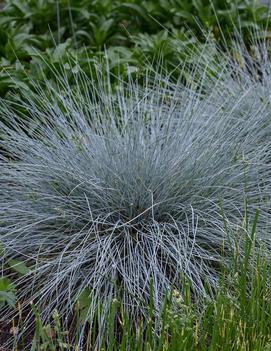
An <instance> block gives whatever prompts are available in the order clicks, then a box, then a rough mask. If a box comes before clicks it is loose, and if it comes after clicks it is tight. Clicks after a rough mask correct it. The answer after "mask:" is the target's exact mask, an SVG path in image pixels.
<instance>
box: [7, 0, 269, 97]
mask: <svg viewBox="0 0 271 351" xmlns="http://www.w3.org/2000/svg"><path fill="white" fill-rule="evenodd" d="M0 8H1V10H0V96H5V94H6V93H7V92H8V91H9V90H10V89H13V90H14V89H17V90H18V89H21V88H25V87H26V85H28V84H29V80H30V79H31V78H32V79H33V78H34V79H35V80H37V79H38V78H39V76H40V70H39V69H38V67H40V66H42V71H43V74H45V75H46V76H47V77H48V78H50V70H49V69H48V67H47V65H48V63H49V64H50V63H53V64H54V65H56V64H58V63H59V62H62V63H64V64H65V69H66V71H67V72H68V71H69V70H75V69H76V67H75V65H74V64H71V62H74V60H79V61H80V65H81V66H83V68H85V70H86V72H88V71H89V68H90V66H91V65H92V64H93V62H94V61H95V59H97V58H98V59H101V57H104V56H105V51H104V50H105V49H106V57H107V60H108V62H109V65H110V69H111V70H112V71H113V72H116V71H117V72H118V73H121V74H123V75H125V74H126V70H127V67H126V64H129V66H130V70H134V71H135V72H136V71H140V70H142V69H144V68H145V67H146V63H148V64H151V65H152V64H155V62H157V59H158V58H159V60H160V61H161V60H162V61H163V66H164V67H168V68H169V69H173V68H174V67H176V65H178V64H179V63H180V62H181V61H182V60H183V59H184V57H187V53H190V54H191V52H190V50H191V47H192V45H193V43H194V42H195V41H196V40H199V41H200V42H203V41H204V40H205V36H206V34H204V33H206V32H208V33H210V34H209V35H210V36H211V37H213V39H214V40H215V41H216V42H218V43H219V44H220V45H221V46H222V47H223V46H224V47H225V46H226V44H227V42H228V40H230V39H232V37H233V36H234V33H236V31H242V35H243V37H244V39H245V41H246V42H247V43H249V41H250V37H251V33H253V35H254V36H255V33H256V34H257V36H265V37H267V38H268V37H269V36H270V32H269V28H270V23H269V22H270V12H269V8H268V6H267V5H264V4H262V3H261V2H260V1H255V0H234V1H225V0H213V1H210V0H192V1H190V0H148V1H141V0H126V1H124V0H113V1H111V0H94V1H89V0H58V1H56V0H6V1H3V2H2V3H1V4H0ZM188 28H189V29H188ZM221 29H222V30H221ZM222 32H223V33H222ZM196 38H197V39H196ZM41 55H42V59H41Z"/></svg>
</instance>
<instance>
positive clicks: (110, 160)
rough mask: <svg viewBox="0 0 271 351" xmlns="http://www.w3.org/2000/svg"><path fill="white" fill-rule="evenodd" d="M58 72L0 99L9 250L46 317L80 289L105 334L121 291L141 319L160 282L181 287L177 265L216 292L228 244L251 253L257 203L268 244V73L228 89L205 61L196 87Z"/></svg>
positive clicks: (0, 211) (23, 289)
mask: <svg viewBox="0 0 271 351" xmlns="http://www.w3.org/2000/svg"><path fill="white" fill-rule="evenodd" d="M230 73H232V72H230ZM54 74H55V76H56V78H57V84H55V85H53V84H51V83H50V82H44V83H45V84H46V88H45V86H44V87H43V86H41V85H36V92H35V93H31V92H29V91H28V92H25V93H23V97H22V98H21V99H19V100H17V102H16V103H13V105H12V104H9V103H8V102H5V101H3V100H2V101H1V117H2V120H3V122H1V140H0V146H1V148H2V149H3V152H2V155H1V156H0V166H1V173H0V184H1V188H0V197H1V204H0V220H1V227H0V234H1V238H2V241H3V244H4V248H5V255H6V257H7V258H16V259H17V258H19V259H21V260H24V261H25V262H26V263H27V265H28V266H29V268H30V272H28V273H27V274H25V275H24V276H23V277H21V278H19V279H18V281H17V282H16V283H17V284H18V285H19V286H20V299H21V300H22V301H24V304H25V305H26V304H27V303H28V302H29V301H30V300H34V301H35V302H36V303H37V305H38V306H39V308H40V310H41V317H42V319H43V320H48V319H49V316H51V315H52V312H53V311H54V309H55V308H57V309H58V311H59V313H60V316H61V318H64V320H65V321H66V323H67V324H68V323H69V320H70V319H71V318H72V317H73V314H74V307H75V305H76V301H78V299H80V297H81V296H82V294H86V292H87V295H88V299H89V304H88V309H87V311H86V319H87V320H92V317H93V316H94V315H98V317H97V318H98V322H97V323H98V325H99V337H102V332H103V330H104V326H105V325H106V322H105V321H106V316H107V315H108V313H109V311H110V309H111V304H112V301H113V300H114V299H115V298H116V297H119V296H121V297H120V300H121V303H122V306H123V308H124V313H127V314H128V315H129V318H130V320H131V321H133V323H135V324H137V323H138V321H140V320H141V318H143V317H144V316H145V317H146V316H147V315H148V310H149V308H148V306H149V302H150V299H151V298H152V299H153V302H152V303H153V310H154V315H156V316H157V315H159V311H160V310H161V306H162V305H163V301H164V298H165V296H166V294H167V293H168V291H170V290H172V289H174V290H175V291H176V292H177V293H178V294H180V296H183V295H184V294H185V289H186V288H185V286H186V285H185V284H184V283H183V282H184V279H185V281H188V282H189V286H190V289H191V292H192V296H193V298H194V299H196V298H197V297H206V296H210V294H211V295H212V294H214V292H215V290H216V288H217V287H218V284H219V280H220V275H221V271H223V269H225V268H228V266H229V265H230V262H231V261H230V255H231V254H232V250H234V252H235V251H237V252H238V254H239V255H240V257H245V256H246V251H245V247H244V242H245V239H246V237H247V235H249V233H251V228H253V223H251V221H250V220H249V219H251V218H253V216H254V214H255V213H256V212H257V211H258V210H259V218H258V219H257V241H258V243H260V242H261V241H263V242H264V243H265V244H266V245H267V247H269V242H270V210H269V209H270V158H271V155H270V152H271V151H270V150H271V140H270V138H268V135H270V107H269V105H268V103H265V102H263V103H259V99H258V96H257V94H258V92H259V91H260V89H261V87H262V86H263V84H262V82H259V85H257V86H256V85H248V86H246V85H241V87H242V89H239V88H238V89H239V90H236V91H237V93H232V89H229V86H230V87H231V86H234V84H235V83H236V80H235V79H234V78H231V79H232V80H229V81H227V80H226V79H225V77H229V79H230V77H231V76H230V75H223V76H222V75H220V77H219V78H216V79H217V84H211V83H210V80H209V78H208V77H207V78H206V77H205V75H203V77H202V81H200V84H198V83H199V82H197V84H196V86H197V90H196V91H195V90H194V89H188V88H187V87H186V86H183V85H181V83H178V84H175V85H174V84H172V83H170V82H169V81H168V80H167V78H163V79H161V78H160V77H158V76H157V77H155V78H154V79H151V78H148V77H146V79H145V80H144V82H143V83H142V84H139V83H138V82H137V81H136V80H135V81H133V80H132V79H128V83H124V82H121V81H120V82H119V86H118V89H116V90H115V91H114V92H112V90H111V87H110V84H109V83H108V82H106V83H103V82H102V80H101V81H100V84H97V85H94V84H93V83H92V81H91V80H90V79H89V78H87V77H86V76H85V75H84V74H83V72H81V71H80V68H79V72H78V73H77V74H75V76H74V79H75V81H76V83H77V84H75V88H74V86H73V87H70V86H69V84H68V82H67V79H66V77H65V74H64V70H63V72H59V73H58V72H54ZM95 75H96V76H99V69H97V72H95ZM226 83H227V84H226ZM228 84H231V85H228ZM236 84H238V83H236ZM33 85H35V83H34V82H33ZM206 85H207V88H208V89H206ZM218 89H220V90H219V91H218ZM244 214H245V220H244ZM252 239H253V238H251V240H252ZM248 264H249V265H251V266H255V264H256V261H253V260H251V261H250V262H248ZM101 306H102V307H101ZM158 325H159V323H158ZM83 334H84V328H83V329H82V332H81V335H80V336H79V342H81V341H82V338H83Z"/></svg>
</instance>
